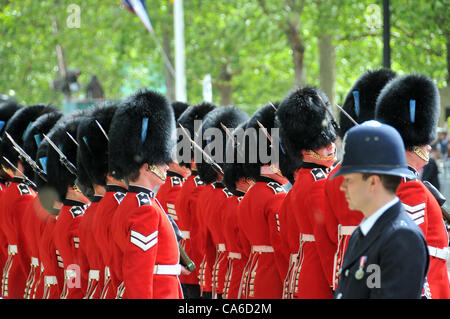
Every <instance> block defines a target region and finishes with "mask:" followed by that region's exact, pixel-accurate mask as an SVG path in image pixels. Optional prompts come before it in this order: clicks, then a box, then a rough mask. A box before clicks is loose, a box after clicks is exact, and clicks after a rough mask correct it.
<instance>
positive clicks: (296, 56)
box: [286, 21, 306, 88]
mask: <svg viewBox="0 0 450 319" xmlns="http://www.w3.org/2000/svg"><path fill="white" fill-rule="evenodd" d="M298 25H299V23H298V21H289V22H288V27H287V29H286V35H287V37H288V40H289V45H290V46H291V49H292V60H293V62H294V72H295V74H294V83H293V88H297V87H302V86H304V85H305V83H306V72H305V68H304V65H303V60H304V55H305V46H304V44H303V41H302V38H301V36H300V30H299V28H298V27H297V26H298Z"/></svg>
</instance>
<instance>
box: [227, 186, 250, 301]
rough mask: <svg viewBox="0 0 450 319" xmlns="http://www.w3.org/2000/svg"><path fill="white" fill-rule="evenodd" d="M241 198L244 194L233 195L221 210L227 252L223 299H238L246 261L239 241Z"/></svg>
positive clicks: (245, 253)
mask: <svg viewBox="0 0 450 319" xmlns="http://www.w3.org/2000/svg"><path fill="white" fill-rule="evenodd" d="M243 196H244V193H242V194H241V196H239V197H238V196H235V195H233V196H230V197H228V199H227V202H226V203H225V206H224V209H223V212H224V216H223V219H222V220H223V227H224V236H225V246H226V247H227V250H228V256H227V272H226V275H225V284H224V288H223V295H222V298H224V299H236V298H237V297H238V294H239V286H240V284H241V278H242V272H243V270H244V267H245V265H246V264H247V261H248V252H244V248H243V243H242V241H241V238H242V236H243V234H242V231H241V230H240V228H239V225H238V212H239V202H240V201H241V200H242V198H243Z"/></svg>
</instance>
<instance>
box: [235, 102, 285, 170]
mask: <svg viewBox="0 0 450 319" xmlns="http://www.w3.org/2000/svg"><path fill="white" fill-rule="evenodd" d="M272 105H273V106H272ZM272 105H271V104H266V105H264V106H263V107H261V108H260V109H258V110H256V112H255V113H254V114H253V115H252V117H251V118H250V119H249V120H248V122H247V126H246V133H247V134H248V135H247V134H246V135H245V141H243V143H244V145H245V165H244V170H245V171H246V175H247V177H251V178H257V177H258V176H260V175H261V166H263V165H266V164H268V165H270V164H274V163H263V161H262V159H261V158H260V154H261V152H262V151H260V148H262V147H264V148H265V151H264V152H265V154H267V156H269V157H270V156H271V152H272V148H271V143H270V141H269V140H268V138H267V137H266V136H264V135H263V134H262V131H261V128H260V126H259V124H258V122H259V123H261V125H262V126H264V128H265V130H266V131H267V133H268V134H269V135H271V130H272V129H273V128H275V110H276V108H278V106H279V103H273V104H272ZM250 139H251V140H252V141H250ZM253 147H256V148H254V149H253ZM279 153H280V152H278V154H279ZM255 160H256V161H255Z"/></svg>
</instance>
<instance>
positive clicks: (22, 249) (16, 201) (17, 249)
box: [0, 105, 54, 299]
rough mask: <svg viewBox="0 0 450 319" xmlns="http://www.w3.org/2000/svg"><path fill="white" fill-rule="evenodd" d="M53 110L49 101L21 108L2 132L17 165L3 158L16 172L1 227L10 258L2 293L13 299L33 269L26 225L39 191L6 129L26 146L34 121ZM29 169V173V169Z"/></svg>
mask: <svg viewBox="0 0 450 319" xmlns="http://www.w3.org/2000/svg"><path fill="white" fill-rule="evenodd" d="M52 111H54V109H53V108H52V107H48V106H46V105H32V106H28V107H26V108H21V109H20V110H19V111H17V112H16V113H15V114H14V115H13V116H12V117H11V119H10V120H9V121H8V124H7V126H6V128H5V132H4V134H3V135H2V141H1V154H2V156H3V157H4V158H6V159H8V161H9V162H10V163H11V164H12V165H14V166H15V167H12V166H11V165H10V164H9V163H7V161H6V160H5V159H4V158H2V160H1V162H2V166H3V167H4V168H6V169H9V170H10V171H11V176H12V175H14V178H13V179H12V180H11V184H10V185H9V187H8V188H7V189H6V190H5V191H4V193H3V196H2V202H1V208H0V218H1V227H2V230H3V232H4V234H5V235H6V238H7V240H8V259H7V261H6V263H5V266H4V268H3V279H2V294H3V296H4V297H8V298H11V299H19V298H20V299H22V298H24V293H25V286H26V281H27V278H28V274H29V271H30V258H31V252H30V247H29V246H28V241H27V240H26V239H25V238H26V236H28V234H26V233H25V232H24V231H23V227H24V220H25V216H26V214H27V213H28V210H27V209H28V205H30V203H31V202H32V201H33V198H34V197H35V196H36V193H35V190H33V189H32V186H31V185H32V184H31V183H32V181H31V180H30V179H28V178H29V177H28V176H27V175H25V168H27V164H26V163H25V162H24V161H23V160H22V159H20V158H19V154H18V153H17V151H16V150H15V149H14V147H13V144H12V142H11V141H10V140H9V138H7V136H6V133H8V134H9V136H11V137H12V139H14V141H15V142H16V143H17V144H18V145H19V146H20V147H23V137H24V136H26V134H27V131H29V129H30V127H31V125H32V122H33V121H34V120H36V118H38V117H39V116H40V115H42V114H45V113H48V112H52ZM27 173H28V174H29V172H28V170H27ZM29 175H31V174H29ZM33 187H34V185H33Z"/></svg>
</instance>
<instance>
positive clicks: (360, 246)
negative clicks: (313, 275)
mask: <svg viewBox="0 0 450 319" xmlns="http://www.w3.org/2000/svg"><path fill="white" fill-rule="evenodd" d="M401 205H402V203H401V202H400V201H398V202H397V203H396V204H394V205H393V206H391V207H390V208H389V209H388V210H387V211H385V212H384V213H383V215H381V217H380V218H379V219H378V220H377V221H376V222H375V224H374V225H373V227H372V228H371V229H370V231H369V232H368V233H367V235H366V236H363V235H361V239H360V240H359V241H358V242H354V241H355V238H352V240H351V241H350V243H349V249H347V252H348V253H349V254H347V253H346V255H345V258H344V263H343V265H342V269H346V268H347V267H348V266H349V265H351V264H352V263H353V262H354V261H355V260H356V259H358V258H359V257H361V256H362V255H363V254H364V252H365V251H366V250H368V249H369V247H370V246H371V245H372V243H373V242H374V241H375V240H376V239H377V238H378V237H379V236H380V235H381V234H382V232H383V230H384V228H385V226H386V225H387V224H388V223H389V222H391V221H393V220H394V219H395V218H397V216H398V215H399V213H400V211H401Z"/></svg>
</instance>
